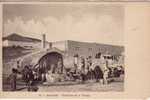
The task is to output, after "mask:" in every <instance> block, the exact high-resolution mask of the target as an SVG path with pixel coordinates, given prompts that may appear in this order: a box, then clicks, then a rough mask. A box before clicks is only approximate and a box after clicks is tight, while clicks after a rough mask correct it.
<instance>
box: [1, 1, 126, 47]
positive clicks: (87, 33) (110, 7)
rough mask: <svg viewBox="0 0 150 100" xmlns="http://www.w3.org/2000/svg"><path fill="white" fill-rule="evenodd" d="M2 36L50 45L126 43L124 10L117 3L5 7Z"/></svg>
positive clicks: (11, 5)
mask: <svg viewBox="0 0 150 100" xmlns="http://www.w3.org/2000/svg"><path fill="white" fill-rule="evenodd" d="M3 21H4V22H3V23H4V29H3V36H8V35H10V34H12V33H17V34H20V35H23V36H28V37H32V38H38V39H41V37H42V35H41V34H46V39H47V41H49V42H52V41H62V40H75V41H83V42H97V43H105V44H112V45H123V44H124V41H123V40H124V39H123V38H124V31H123V30H124V7H123V6H122V5H115V4H78V3H74V4H65V3H62V4H5V5H4V7H3Z"/></svg>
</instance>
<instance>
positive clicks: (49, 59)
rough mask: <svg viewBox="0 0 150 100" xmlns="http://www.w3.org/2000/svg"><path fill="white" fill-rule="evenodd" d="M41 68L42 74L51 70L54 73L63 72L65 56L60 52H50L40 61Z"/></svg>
mask: <svg viewBox="0 0 150 100" xmlns="http://www.w3.org/2000/svg"><path fill="white" fill-rule="evenodd" d="M39 68H40V69H41V71H42V72H41V73H46V72H47V71H49V70H51V71H52V73H57V72H59V73H62V72H63V56H62V54H60V53H58V52H50V53H47V54H46V55H44V56H43V57H41V58H40V60H39Z"/></svg>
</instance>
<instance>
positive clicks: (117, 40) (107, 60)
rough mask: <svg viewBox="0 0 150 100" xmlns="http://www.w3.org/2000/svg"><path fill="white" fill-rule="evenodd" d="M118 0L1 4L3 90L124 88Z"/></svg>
mask: <svg viewBox="0 0 150 100" xmlns="http://www.w3.org/2000/svg"><path fill="white" fill-rule="evenodd" d="M124 13H125V11H124V6H123V5H122V4H107V3H106V4H92V3H91V4H84V3H81V4H80V3H79V4H78V3H74V4H73V3H56V4H4V5H3V33H2V88H3V89H2V90H3V91H7V92H110V91H111V92H124V82H125V74H126V72H125V61H124V59H125V44H124V16H125V15H124Z"/></svg>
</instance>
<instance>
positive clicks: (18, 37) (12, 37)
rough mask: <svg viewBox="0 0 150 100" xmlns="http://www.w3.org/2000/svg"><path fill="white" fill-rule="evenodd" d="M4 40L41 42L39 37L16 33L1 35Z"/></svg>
mask: <svg viewBox="0 0 150 100" xmlns="http://www.w3.org/2000/svg"><path fill="white" fill-rule="evenodd" d="M4 40H10V41H22V42H41V40H40V39H35V38H29V37H25V36H21V35H18V34H16V33H12V34H11V35H8V36H6V37H3V41H4Z"/></svg>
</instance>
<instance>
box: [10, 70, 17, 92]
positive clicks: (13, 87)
mask: <svg viewBox="0 0 150 100" xmlns="http://www.w3.org/2000/svg"><path fill="white" fill-rule="evenodd" d="M9 79H10V84H11V91H15V90H16V79H17V70H16V69H14V68H13V69H12V73H11V74H10V76H9Z"/></svg>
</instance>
